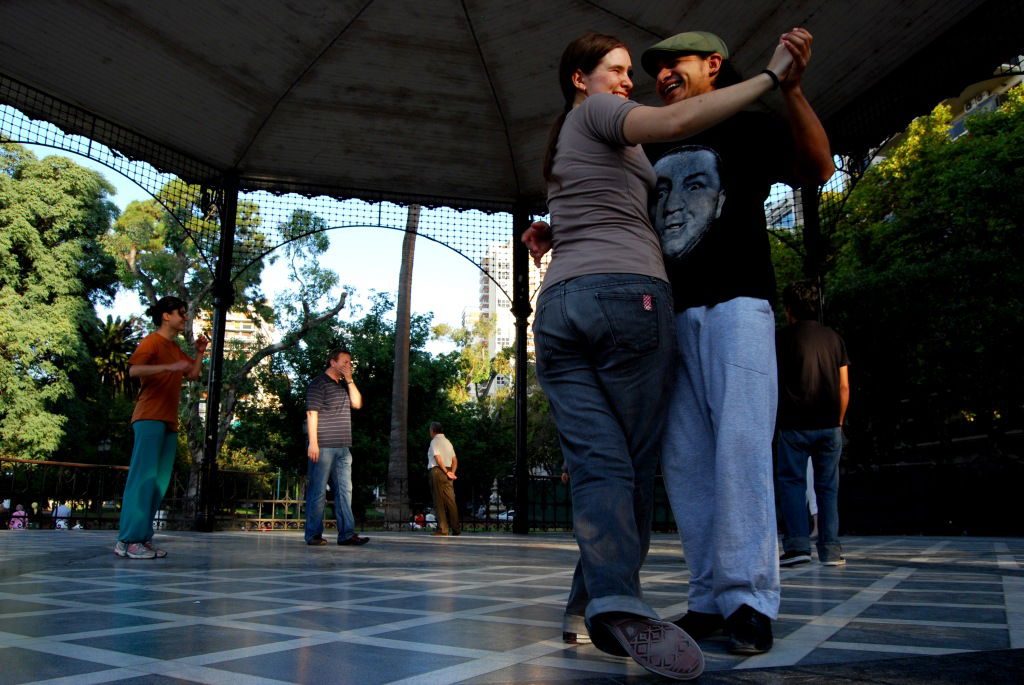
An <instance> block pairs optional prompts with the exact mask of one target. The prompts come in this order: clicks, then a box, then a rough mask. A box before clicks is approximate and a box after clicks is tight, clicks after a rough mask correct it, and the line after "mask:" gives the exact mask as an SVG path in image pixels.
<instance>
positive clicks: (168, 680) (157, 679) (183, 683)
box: [113, 673, 197, 685]
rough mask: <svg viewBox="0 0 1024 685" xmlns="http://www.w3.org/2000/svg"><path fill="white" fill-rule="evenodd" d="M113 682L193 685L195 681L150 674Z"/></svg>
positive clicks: (125, 684)
mask: <svg viewBox="0 0 1024 685" xmlns="http://www.w3.org/2000/svg"><path fill="white" fill-rule="evenodd" d="M113 682H114V683H116V685H195V683H196V682H197V681H195V680H182V679H181V678H172V677H170V676H165V675H156V674H155V673H150V674H148V675H140V676H139V677H137V678H128V679H127V680H115V681H113Z"/></svg>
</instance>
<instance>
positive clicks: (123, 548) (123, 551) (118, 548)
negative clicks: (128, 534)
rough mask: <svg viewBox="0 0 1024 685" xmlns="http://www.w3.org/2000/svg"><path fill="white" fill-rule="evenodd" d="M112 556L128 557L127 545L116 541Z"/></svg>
mask: <svg viewBox="0 0 1024 685" xmlns="http://www.w3.org/2000/svg"><path fill="white" fill-rule="evenodd" d="M114 554H116V555H117V556H119V557H126V556H128V545H126V544H124V543H123V542H121V541H120V540H118V541H117V542H115V543H114Z"/></svg>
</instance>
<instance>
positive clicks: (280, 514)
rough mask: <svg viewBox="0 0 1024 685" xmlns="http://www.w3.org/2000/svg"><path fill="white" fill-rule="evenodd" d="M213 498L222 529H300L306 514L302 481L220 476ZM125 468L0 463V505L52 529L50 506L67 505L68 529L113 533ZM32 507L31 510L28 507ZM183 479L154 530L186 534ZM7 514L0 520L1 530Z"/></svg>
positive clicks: (170, 492)
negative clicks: (1, 502)
mask: <svg viewBox="0 0 1024 685" xmlns="http://www.w3.org/2000/svg"><path fill="white" fill-rule="evenodd" d="M218 475H219V477H218V478H217V483H216V488H215V497H216V501H217V502H219V503H220V506H219V509H218V514H217V523H218V526H219V527H220V528H222V529H238V528H242V529H257V528H259V529H266V528H277V529H285V528H295V529H298V528H301V527H302V522H303V520H304V519H303V517H304V516H305V512H304V511H303V510H302V507H303V504H304V497H305V478H297V477H295V476H288V475H284V474H274V473H259V472H251V471H230V470H224V471H220V472H219V474H218ZM127 477H128V467H127V466H115V465H109V464H79V463H75V462H64V461H41V460H36V459H13V458H6V457H5V458H0V499H2V500H10V509H11V510H13V509H14V507H15V506H16V505H18V504H21V505H22V506H24V508H25V511H26V512H27V513H28V515H29V516H28V523H29V526H30V527H36V528H52V527H53V526H54V521H55V519H54V516H53V514H52V508H51V502H68V503H69V505H70V507H71V516H70V524H71V526H75V525H76V524H77V525H80V526H82V527H83V528H109V529H114V528H117V525H118V520H119V518H120V510H121V496H122V494H123V493H124V484H125V480H126V478H127ZM33 503H34V504H35V506H33ZM189 503H190V498H189V497H188V473H187V472H185V473H182V472H178V471H175V472H174V474H173V475H172V477H171V483H170V486H169V487H168V488H167V495H166V496H165V497H164V501H163V505H162V507H161V509H160V510H159V511H158V512H157V515H156V518H155V519H154V521H155V525H156V527H157V528H165V529H179V530H180V529H187V528H190V527H191V526H192V522H193V518H194V517H193V515H192V513H191V511H190V506H189ZM9 519H10V512H4V514H3V515H2V517H0V526H6V525H7V522H8V521H9Z"/></svg>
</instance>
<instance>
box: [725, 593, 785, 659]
mask: <svg viewBox="0 0 1024 685" xmlns="http://www.w3.org/2000/svg"><path fill="white" fill-rule="evenodd" d="M725 634H726V635H728V636H729V651H730V652H731V653H733V654H743V655H745V656H750V655H753V654H764V653H765V652H767V651H768V650H769V649H771V648H772V644H774V642H775V640H774V638H773V637H772V620H771V619H770V618H768V617H767V616H765V615H764V614H762V613H761V612H760V611H757V610H756V609H754V608H753V607H751V606H748V605H746V604H744V605H742V606H741V607H740V608H739V609H737V610H736V611H734V612H733V613H732V615H731V616H729V618H727V619H725Z"/></svg>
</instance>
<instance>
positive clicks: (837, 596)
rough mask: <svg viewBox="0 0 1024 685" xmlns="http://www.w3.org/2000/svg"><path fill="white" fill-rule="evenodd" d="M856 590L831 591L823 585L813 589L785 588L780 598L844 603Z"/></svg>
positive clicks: (831, 589)
mask: <svg viewBox="0 0 1024 685" xmlns="http://www.w3.org/2000/svg"><path fill="white" fill-rule="evenodd" d="M857 592H858V591H857V590H847V589H845V588H843V589H833V588H830V587H828V586H825V585H824V584H822V585H818V586H814V587H785V588H783V590H782V596H783V597H784V598H786V599H795V600H825V601H830V602H832V601H834V602H845V601H846V600H848V599H850V598H851V597H853V596H854V595H855V594H857Z"/></svg>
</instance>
